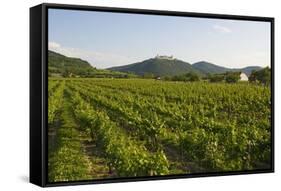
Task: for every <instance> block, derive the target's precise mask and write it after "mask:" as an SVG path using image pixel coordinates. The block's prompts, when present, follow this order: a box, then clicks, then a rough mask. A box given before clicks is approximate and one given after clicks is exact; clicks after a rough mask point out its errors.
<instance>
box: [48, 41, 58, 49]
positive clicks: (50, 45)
mask: <svg viewBox="0 0 281 191" xmlns="http://www.w3.org/2000/svg"><path fill="white" fill-rule="evenodd" d="M48 47H49V49H50V50H55V49H58V48H60V44H59V43H56V42H49V43H48Z"/></svg>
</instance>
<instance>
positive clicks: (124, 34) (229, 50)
mask: <svg viewBox="0 0 281 191" xmlns="http://www.w3.org/2000/svg"><path fill="white" fill-rule="evenodd" d="M48 20H49V27H48V28H49V32H48V33H49V50H53V51H55V52H58V53H61V54H64V55H66V56H70V57H79V58H81V59H83V60H86V61H88V62H89V63H90V64H91V65H92V66H94V67H96V68H109V67H115V66H122V65H128V64H132V63H136V62H141V61H143V60H146V59H149V58H153V57H155V56H156V55H167V56H170V55H173V57H174V58H177V59H179V60H183V61H185V62H188V63H190V64H194V63H196V62H199V61H207V62H210V63H213V64H216V65H218V66H222V67H227V68H243V67H247V66H260V67H266V66H269V67H270V23H269V22H262V21H235V20H223V19H206V18H192V17H175V16H155V15H141V14H127V13H106V12H94V11H74V10H61V9H49V16H48Z"/></svg>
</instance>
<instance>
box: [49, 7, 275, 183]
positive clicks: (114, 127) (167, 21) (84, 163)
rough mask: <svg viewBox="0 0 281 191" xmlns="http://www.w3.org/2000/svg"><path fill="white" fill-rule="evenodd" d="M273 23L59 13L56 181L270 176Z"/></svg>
mask: <svg viewBox="0 0 281 191" xmlns="http://www.w3.org/2000/svg"><path fill="white" fill-rule="evenodd" d="M270 34H271V31H270V22H266V21H250V20H249V21H247V20H231V19H214V18H199V17H180V16H167V15H166V16H163V15H162V16H160V15H148V14H131V13H114V12H102V11H86V10H66V9H65V10H64V9H55V8H49V9H48V53H47V54H48V168H47V171H48V174H47V177H48V182H50V183H55V182H68V181H83V180H100V179H112V178H131V177H152V176H167V175H168V176H169V175H186V174H197V173H212V172H239V171H251V170H262V169H271V165H272V164H271V161H272V160H271V156H272V155H271V152H272V151H271V141H272V140H271V133H272V132H271V119H272V114H271V107H272V102H271V49H270V47H271V44H270V43H271V36H270Z"/></svg>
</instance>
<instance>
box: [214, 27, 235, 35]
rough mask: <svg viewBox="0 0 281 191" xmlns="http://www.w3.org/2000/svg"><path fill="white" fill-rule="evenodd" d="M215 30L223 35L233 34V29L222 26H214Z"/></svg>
mask: <svg viewBox="0 0 281 191" xmlns="http://www.w3.org/2000/svg"><path fill="white" fill-rule="evenodd" d="M213 29H215V30H216V31H218V32H221V33H231V32H232V31H231V29H230V28H228V27H225V26H221V25H213Z"/></svg>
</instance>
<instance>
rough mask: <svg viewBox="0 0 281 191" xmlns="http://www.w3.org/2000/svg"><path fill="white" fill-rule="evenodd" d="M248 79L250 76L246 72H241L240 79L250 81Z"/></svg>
mask: <svg viewBox="0 0 281 191" xmlns="http://www.w3.org/2000/svg"><path fill="white" fill-rule="evenodd" d="M248 80H249V79H248V76H247V75H246V74H245V73H243V72H241V74H240V81H248Z"/></svg>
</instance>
